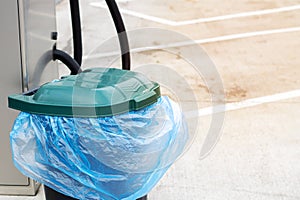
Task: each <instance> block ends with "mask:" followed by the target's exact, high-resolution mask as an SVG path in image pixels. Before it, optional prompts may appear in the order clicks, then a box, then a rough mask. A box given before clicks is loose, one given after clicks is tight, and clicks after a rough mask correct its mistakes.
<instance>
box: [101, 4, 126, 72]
mask: <svg viewBox="0 0 300 200" xmlns="http://www.w3.org/2000/svg"><path fill="white" fill-rule="evenodd" d="M105 1H106V4H107V6H108V8H109V11H110V13H111V16H112V18H113V21H114V23H115V26H116V29H117V32H118V37H119V42H120V48H121V53H122V69H124V70H130V49H129V42H128V37H127V33H126V29H125V25H124V22H123V19H122V16H121V13H120V11H119V8H118V5H117V3H116V2H115V0H105Z"/></svg>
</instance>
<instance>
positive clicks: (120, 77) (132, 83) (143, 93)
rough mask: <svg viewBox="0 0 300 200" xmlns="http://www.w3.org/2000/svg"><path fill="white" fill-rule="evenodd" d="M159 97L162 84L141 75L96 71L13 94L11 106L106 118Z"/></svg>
mask: <svg viewBox="0 0 300 200" xmlns="http://www.w3.org/2000/svg"><path fill="white" fill-rule="evenodd" d="M159 97H160V86H159V84H158V83H155V82H152V81H150V80H149V79H147V78H146V77H145V76H144V75H142V74H140V73H136V72H132V71H125V70H121V69H114V68H94V69H88V70H85V71H83V72H82V73H80V74H78V75H70V76H66V77H63V78H62V79H60V80H55V81H53V82H51V83H46V84H44V85H42V86H41V87H40V88H39V89H38V90H37V92H35V93H28V94H16V95H11V96H9V97H8V104H9V105H8V106H9V107H10V108H13V109H16V110H20V111H24V112H28V113H34V114H42V115H52V116H65V117H104V116H112V115H117V114H121V113H126V112H129V111H134V110H139V109H142V108H144V107H147V106H149V105H151V104H153V103H155V102H157V99H158V98H159Z"/></svg>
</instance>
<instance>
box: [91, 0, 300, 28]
mask: <svg viewBox="0 0 300 200" xmlns="http://www.w3.org/2000/svg"><path fill="white" fill-rule="evenodd" d="M90 5H91V6H94V7H99V8H105V9H107V7H106V5H105V4H103V3H101V2H92V3H90ZM299 9H300V5H299V4H298V5H293V6H286V7H279V8H271V9H265V10H256V11H249V12H242V13H235V14H228V15H221V16H215V17H208V18H199V19H193V20H186V21H173V20H168V19H164V18H160V17H155V16H152V15H146V14H143V13H140V12H135V11H131V10H127V9H122V8H120V12H121V13H123V14H126V15H130V16H134V17H137V18H141V19H146V20H149V21H153V22H157V23H160V24H165V25H169V26H184V25H191V24H197V23H205V22H216V21H222V20H228V19H236V18H242V17H251V16H260V15H268V14H273V13H281V12H288V11H293V10H299Z"/></svg>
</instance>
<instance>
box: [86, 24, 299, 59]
mask: <svg viewBox="0 0 300 200" xmlns="http://www.w3.org/2000/svg"><path fill="white" fill-rule="evenodd" d="M299 31H300V27H299V26H298V27H290V28H283V29H271V30H264V31H254V32H248V33H239V34H231V35H224V36H219V37H213V38H205V39H199V40H189V41H183V42H174V43H170V44H162V45H154V46H149V47H136V48H132V49H131V52H133V53H137V52H143V51H150V50H157V49H167V48H174V47H183V46H189V45H195V44H207V43H212V42H223V41H230V40H235V39H244V38H250V37H257V36H264V35H271V34H279V33H291V32H299ZM99 46H100V45H98V46H96V47H95V48H94V49H93V50H91V51H90V53H88V55H87V56H84V57H83V59H93V58H103V57H110V56H116V55H119V51H113V52H102V53H99V54H91V52H94V51H96V49H97V48H98V47H99Z"/></svg>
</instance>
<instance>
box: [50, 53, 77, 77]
mask: <svg viewBox="0 0 300 200" xmlns="http://www.w3.org/2000/svg"><path fill="white" fill-rule="evenodd" d="M53 60H60V61H61V62H62V63H64V64H65V65H66V66H67V67H68V68H69V69H70V71H71V75H76V74H78V73H80V72H81V69H80V65H79V64H78V63H77V61H76V60H74V59H73V58H72V57H71V56H70V55H69V54H67V53H65V52H63V51H61V50H58V49H55V48H54V49H53Z"/></svg>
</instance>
